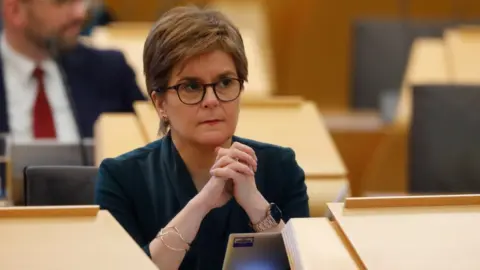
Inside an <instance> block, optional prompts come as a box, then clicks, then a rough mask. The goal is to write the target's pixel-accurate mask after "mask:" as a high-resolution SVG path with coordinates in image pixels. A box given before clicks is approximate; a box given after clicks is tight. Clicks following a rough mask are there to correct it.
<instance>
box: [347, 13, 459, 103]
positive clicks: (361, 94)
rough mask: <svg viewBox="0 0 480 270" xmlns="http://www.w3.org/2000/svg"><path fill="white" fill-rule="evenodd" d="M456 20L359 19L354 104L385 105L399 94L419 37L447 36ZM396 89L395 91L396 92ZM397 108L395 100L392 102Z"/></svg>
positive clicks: (355, 26) (354, 55) (355, 40)
mask: <svg viewBox="0 0 480 270" xmlns="http://www.w3.org/2000/svg"><path fill="white" fill-rule="evenodd" d="M456 24H457V23H454V22H425V21H421V22H416V21H406V20H359V21H356V22H355V23H354V24H353V47H352V48H353V52H352V60H353V63H352V73H353V78H352V86H351V101H350V103H351V107H352V108H355V109H377V110H378V109H382V108H381V103H382V98H383V97H385V99H386V100H385V101H386V103H387V104H392V102H389V99H392V96H395V94H397V95H398V93H399V92H400V88H401V85H402V80H403V77H404V72H405V68H406V65H407V61H408V57H409V54H410V48H411V46H412V43H413V41H414V40H415V39H416V38H419V37H438V38H441V37H442V36H443V32H444V30H445V29H446V28H448V27H453V26H455V25H456ZM392 92H393V93H392ZM390 106H393V107H392V108H393V109H395V106H396V105H395V104H393V105H390Z"/></svg>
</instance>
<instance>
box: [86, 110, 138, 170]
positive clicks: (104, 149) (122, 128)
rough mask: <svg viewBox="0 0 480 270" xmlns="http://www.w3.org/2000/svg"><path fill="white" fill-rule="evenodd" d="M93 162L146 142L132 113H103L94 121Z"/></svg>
mask: <svg viewBox="0 0 480 270" xmlns="http://www.w3.org/2000/svg"><path fill="white" fill-rule="evenodd" d="M94 140H95V163H96V165H99V164H100V163H101V162H102V161H103V159H105V158H111V157H116V156H119V155H121V154H124V153H126V152H129V151H132V150H134V149H136V148H138V147H141V146H143V145H145V144H146V138H145V137H144V135H143V133H142V130H141V127H140V123H139V122H138V119H137V117H136V116H135V114H133V113H104V114H102V115H101V116H100V117H99V118H98V119H97V121H96V122H95V127H94Z"/></svg>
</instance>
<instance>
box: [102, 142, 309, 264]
mask: <svg viewBox="0 0 480 270" xmlns="http://www.w3.org/2000/svg"><path fill="white" fill-rule="evenodd" d="M233 141H236V142H240V143H242V144H245V145H248V146H250V147H251V148H253V150H255V153H256V155H257V158H258V166H257V172H256V174H255V181H256V184H257V187H258V190H259V191H260V192H261V193H262V194H263V196H264V197H265V199H266V200H267V201H269V202H274V203H276V204H277V205H278V206H279V208H280V209H281V210H282V212H283V220H284V221H285V222H287V221H288V220H289V219H290V218H293V217H308V216H309V209H308V196H307V188H306V185H305V175H304V172H303V170H302V169H301V168H300V167H299V166H298V164H297V162H296V160H295V154H294V152H293V150H292V149H290V148H284V147H280V146H275V145H271V144H266V143H261V142H256V141H253V140H248V139H243V138H239V137H234V138H233ZM196 194H197V190H196V188H195V185H194V184H193V181H192V178H191V177H190V174H189V172H188V170H187V168H186V165H185V163H184V162H183V160H182V158H181V157H180V155H179V154H178V152H177V150H176V148H175V146H174V144H173V142H172V139H171V137H170V136H169V135H166V136H165V137H164V138H162V139H160V140H158V141H155V142H153V143H150V144H148V145H146V146H145V147H142V148H139V149H136V150H134V151H132V152H129V153H126V154H124V155H121V156H119V157H117V158H109V159H105V160H104V161H103V162H102V164H101V165H100V168H99V174H98V182H97V186H96V190H95V200H96V203H97V204H98V205H100V208H101V209H106V210H108V211H110V213H111V214H112V215H113V216H114V217H115V218H116V220H117V221H118V222H119V223H120V224H121V225H122V226H123V228H124V229H125V230H126V231H127V232H128V233H129V234H130V236H131V237H132V238H133V239H134V240H135V241H136V242H137V243H138V245H140V246H141V247H142V248H143V250H144V251H145V252H146V253H147V255H149V256H150V251H149V248H148V245H149V243H150V242H151V241H152V240H153V239H154V238H155V236H156V235H157V234H158V232H159V231H160V229H161V228H163V227H165V226H166V225H167V223H168V222H169V221H170V220H171V219H172V218H173V217H175V215H177V213H178V212H179V211H180V210H181V209H182V208H183V207H184V206H185V205H186V204H187V202H189V201H190V199H192V198H193V197H194V196H195V195H196ZM249 222H250V220H249V218H248V216H247V214H246V213H245V211H244V210H243V209H242V208H241V207H240V206H239V205H238V204H237V202H236V201H235V199H232V200H230V201H229V202H228V203H227V204H226V205H224V206H223V207H221V208H217V209H214V210H212V211H211V212H210V213H209V214H208V215H207V216H206V217H205V219H204V220H203V222H202V224H201V226H200V229H199V232H198V234H197V237H196V238H195V240H194V241H193V243H192V245H191V247H190V250H189V251H188V253H187V254H186V256H185V258H184V260H183V262H182V264H181V266H180V269H206V270H207V269H208V270H215V269H221V268H222V264H223V259H224V256H225V251H226V246H227V241H228V236H229V235H230V234H231V233H248V232H253V230H252V228H251V227H250V226H249Z"/></svg>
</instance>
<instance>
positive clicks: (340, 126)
mask: <svg viewBox="0 0 480 270" xmlns="http://www.w3.org/2000/svg"><path fill="white" fill-rule="evenodd" d="M325 122H326V125H327V128H328V130H329V132H330V134H331V135H332V137H333V140H334V142H335V145H336V147H337V149H338V152H339V153H340V156H341V157H342V159H343V161H344V162H345V166H346V167H347V170H348V179H349V181H350V190H351V195H352V196H361V195H362V194H363V193H364V190H362V187H363V184H362V183H361V181H362V180H363V176H364V173H365V170H366V168H367V167H368V165H370V162H371V161H372V158H373V154H374V153H375V150H376V149H377V147H378V146H379V145H380V142H381V141H382V139H383V138H384V136H385V129H384V124H383V122H382V120H381V119H380V118H379V116H378V114H377V113H372V112H353V111H352V112H344V113H340V112H337V113H330V112H328V113H325Z"/></svg>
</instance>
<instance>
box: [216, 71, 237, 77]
mask: <svg viewBox="0 0 480 270" xmlns="http://www.w3.org/2000/svg"><path fill="white" fill-rule="evenodd" d="M235 76H237V74H236V73H235V72H233V71H225V72H222V73H220V74H219V75H217V79H221V78H225V77H235Z"/></svg>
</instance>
